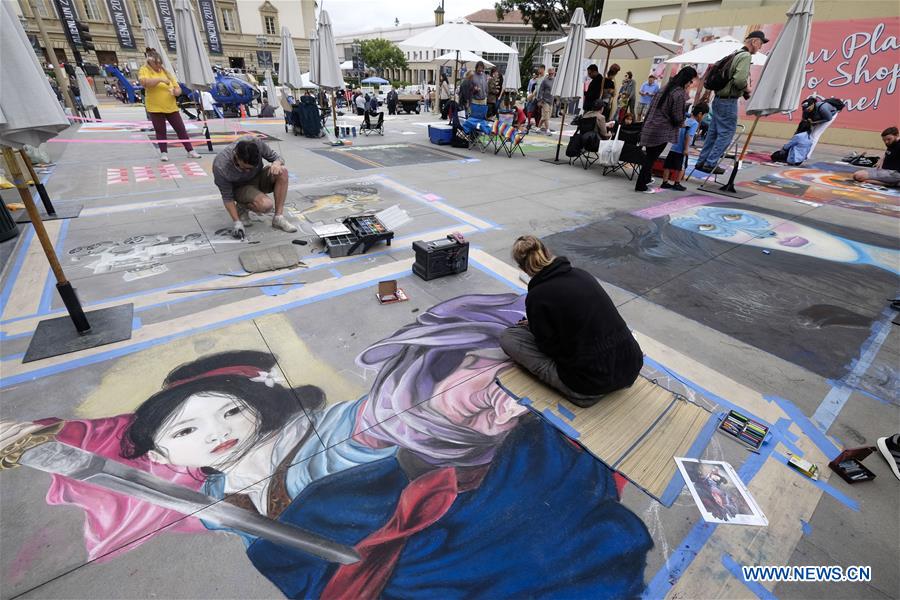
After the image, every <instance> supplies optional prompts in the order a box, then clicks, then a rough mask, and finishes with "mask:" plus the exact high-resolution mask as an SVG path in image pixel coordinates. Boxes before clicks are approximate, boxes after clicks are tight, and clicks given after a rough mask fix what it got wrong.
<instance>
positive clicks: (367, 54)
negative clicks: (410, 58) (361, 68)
mask: <svg viewBox="0 0 900 600" xmlns="http://www.w3.org/2000/svg"><path fill="white" fill-rule="evenodd" d="M359 50H360V53H361V54H362V59H363V62H364V63H365V64H366V66H367V67H373V68H375V69H378V70H379V72H380V71H381V70H383V69H405V68H406V57H405V56H403V51H402V50H400V48H398V47H397V46H395V45H394V44H393V43H391V42H389V41H387V40H385V39H382V38H375V39H373V40H361V41H360V42H359Z"/></svg>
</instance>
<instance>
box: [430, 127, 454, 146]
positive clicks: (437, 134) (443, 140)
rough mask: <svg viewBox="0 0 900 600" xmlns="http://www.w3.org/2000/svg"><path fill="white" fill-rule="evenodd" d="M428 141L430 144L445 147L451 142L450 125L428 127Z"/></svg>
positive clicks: (451, 132) (451, 129) (451, 128)
mask: <svg viewBox="0 0 900 600" xmlns="http://www.w3.org/2000/svg"><path fill="white" fill-rule="evenodd" d="M428 139H429V140H431V143H432V144H439V145H442V146H444V145H447V144H449V143H450V142H452V141H453V127H451V126H450V125H429V126H428Z"/></svg>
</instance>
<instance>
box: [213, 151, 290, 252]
mask: <svg viewBox="0 0 900 600" xmlns="http://www.w3.org/2000/svg"><path fill="white" fill-rule="evenodd" d="M263 158H264V159H266V160H267V161H269V162H270V163H272V164H270V165H268V166H265V167H264V166H263V164H262V159H263ZM213 181H214V182H215V184H216V187H218V188H219V191H220V192H221V193H222V202H224V203H225V210H226V211H227V212H228V216H230V217H231V220H232V221H233V223H234V224H233V227H232V230H231V233H232V235H233V236H234V237H235V238H237V239H243V238H244V225H249V224H250V215H249V212H250V211H251V210H252V211H253V212H255V213H260V214H263V213H267V212H269V211H270V210H272V209H273V207H274V209H275V215H274V216H273V217H272V227H274V228H275V229H280V230H282V231H286V232H287V233H294V232H295V231H297V228H296V227H294V226H293V225H291V224H290V222H288V220H287V219H286V218H285V217H284V215H283V214H282V213H283V212H284V200H285V198H286V197H287V188H288V171H287V169H286V168H285V167H284V160H283V159H282V158H281V156H280V155H279V154H278V153H277V152H275V151H274V150H273V149H272V148H271V147H270V146H269V145H268V144H266V143H265V142H264V141H262V140H260V139H257V138H254V137H245V138H242V139H240V140H238V141H236V142H234V143H233V144H230V145H228V146H226V147H225V148H224V149H223V150H222V151H221V152H219V154H218V156H216V159H215V160H214V161H213ZM267 194H274V196H275V201H274V203H273V202H272V199H271V198H269V196H267Z"/></svg>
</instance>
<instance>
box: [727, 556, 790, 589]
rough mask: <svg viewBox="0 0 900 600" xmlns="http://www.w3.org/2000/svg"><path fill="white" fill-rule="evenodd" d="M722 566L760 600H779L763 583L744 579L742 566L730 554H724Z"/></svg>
mask: <svg viewBox="0 0 900 600" xmlns="http://www.w3.org/2000/svg"><path fill="white" fill-rule="evenodd" d="M722 565H723V566H724V567H725V568H726V569H728V572H729V573H731V574H732V575H734V577H735V579H737V580H738V581H740V582H741V583H743V584H744V585H745V586H747V589H748V590H750V591H751V592H752V593H753V595H754V596H756V597H757V598H759V599H760V600H777V598H776V597H775V595H774V594H773V593H772V592H770V591H769V590H767V589H766V588H765V587H764V586H763V585H762V584H761V583H759V582H758V581H747V580H745V579H744V572H743V571H742V570H741V565H739V564H738V563H737V561H736V560H734V558H732V557H731V555H730V554H728V553H724V554H722Z"/></svg>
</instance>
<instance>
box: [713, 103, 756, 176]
mask: <svg viewBox="0 0 900 600" xmlns="http://www.w3.org/2000/svg"><path fill="white" fill-rule="evenodd" d="M757 123H759V115H756V118H755V119H754V120H753V125H751V126H750V133H748V134H747V139H746V140H745V141H744V147H743V148H742V149H741V153H740V154H739V155H738V156H737V157H735V160H734V168H733V169H731V176H730V177H729V178H728V183H726V184H725V185H723V186H722V187H721V188H719V189H720V190H722V191H723V192H734V191H736V190H735V189H734V180H735V178H736V177H737V172H738V169H739V168H740V166H741V161H742V160H744V154H746V152H747V147H748V146H749V145H750V138H752V137H753V132H754V131H755V130H756V124H757Z"/></svg>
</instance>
